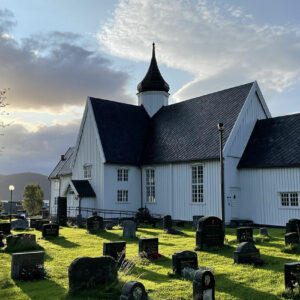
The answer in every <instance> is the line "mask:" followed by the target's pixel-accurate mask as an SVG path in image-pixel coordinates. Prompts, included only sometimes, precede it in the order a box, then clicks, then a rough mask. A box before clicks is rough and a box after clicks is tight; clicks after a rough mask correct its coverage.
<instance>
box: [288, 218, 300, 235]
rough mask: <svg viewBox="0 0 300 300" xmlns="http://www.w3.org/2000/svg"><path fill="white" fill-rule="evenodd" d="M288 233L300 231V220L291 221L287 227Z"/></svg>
mask: <svg viewBox="0 0 300 300" xmlns="http://www.w3.org/2000/svg"><path fill="white" fill-rule="evenodd" d="M285 230H286V233H290V232H297V233H298V231H300V219H290V220H289V221H288V222H287V223H286V226H285Z"/></svg>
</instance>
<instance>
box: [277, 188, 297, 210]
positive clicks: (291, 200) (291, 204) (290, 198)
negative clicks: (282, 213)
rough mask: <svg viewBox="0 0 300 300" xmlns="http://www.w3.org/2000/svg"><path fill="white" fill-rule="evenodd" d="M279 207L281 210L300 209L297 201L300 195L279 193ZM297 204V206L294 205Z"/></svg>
mask: <svg viewBox="0 0 300 300" xmlns="http://www.w3.org/2000/svg"><path fill="white" fill-rule="evenodd" d="M279 195H280V206H281V208H300V206H299V200H300V193H299V192H280V193H279ZM295 204H297V205H295Z"/></svg>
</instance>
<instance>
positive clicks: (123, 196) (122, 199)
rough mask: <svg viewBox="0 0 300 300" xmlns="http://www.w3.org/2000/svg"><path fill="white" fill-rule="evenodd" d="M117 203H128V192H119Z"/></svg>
mask: <svg viewBox="0 0 300 300" xmlns="http://www.w3.org/2000/svg"><path fill="white" fill-rule="evenodd" d="M117 203H128V190H117Z"/></svg>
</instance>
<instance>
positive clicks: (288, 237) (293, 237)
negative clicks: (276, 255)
mask: <svg viewBox="0 0 300 300" xmlns="http://www.w3.org/2000/svg"><path fill="white" fill-rule="evenodd" d="M284 240H285V245H286V246H287V245H289V244H299V236H298V233H297V232H289V233H286V234H285V235H284Z"/></svg>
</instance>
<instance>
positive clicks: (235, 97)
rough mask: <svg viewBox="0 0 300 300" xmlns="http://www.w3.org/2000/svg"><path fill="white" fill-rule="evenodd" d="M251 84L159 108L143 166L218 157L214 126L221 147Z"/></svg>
mask: <svg viewBox="0 0 300 300" xmlns="http://www.w3.org/2000/svg"><path fill="white" fill-rule="evenodd" d="M252 85H253V83H249V84H245V85H241V86H238V87H234V88H230V89H227V90H223V91H220V92H216V93H212V94H208V95H205V96H201V97H197V98H194V99H191V100H188V101H183V102H180V103H177V104H173V105H169V106H164V107H162V108H161V109H160V110H159V111H158V112H157V113H156V114H155V115H154V116H153V118H152V120H151V125H150V129H149V131H148V136H147V142H146V145H145V148H144V153H143V164H152V163H166V162H183V161H196V160H207V159H215V158H218V157H219V134H218V129H217V124H218V123H223V124H224V133H223V137H224V139H223V141H224V145H225V143H226V141H227V139H228V136H229V134H230V132H231V130H232V127H233V125H234V124H235V121H236V119H237V117H238V115H239V113H240V111H241V108H242V106H243V104H244V102H245V100H246V98H247V96H248V94H249V91H250V89H251V87H252Z"/></svg>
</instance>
